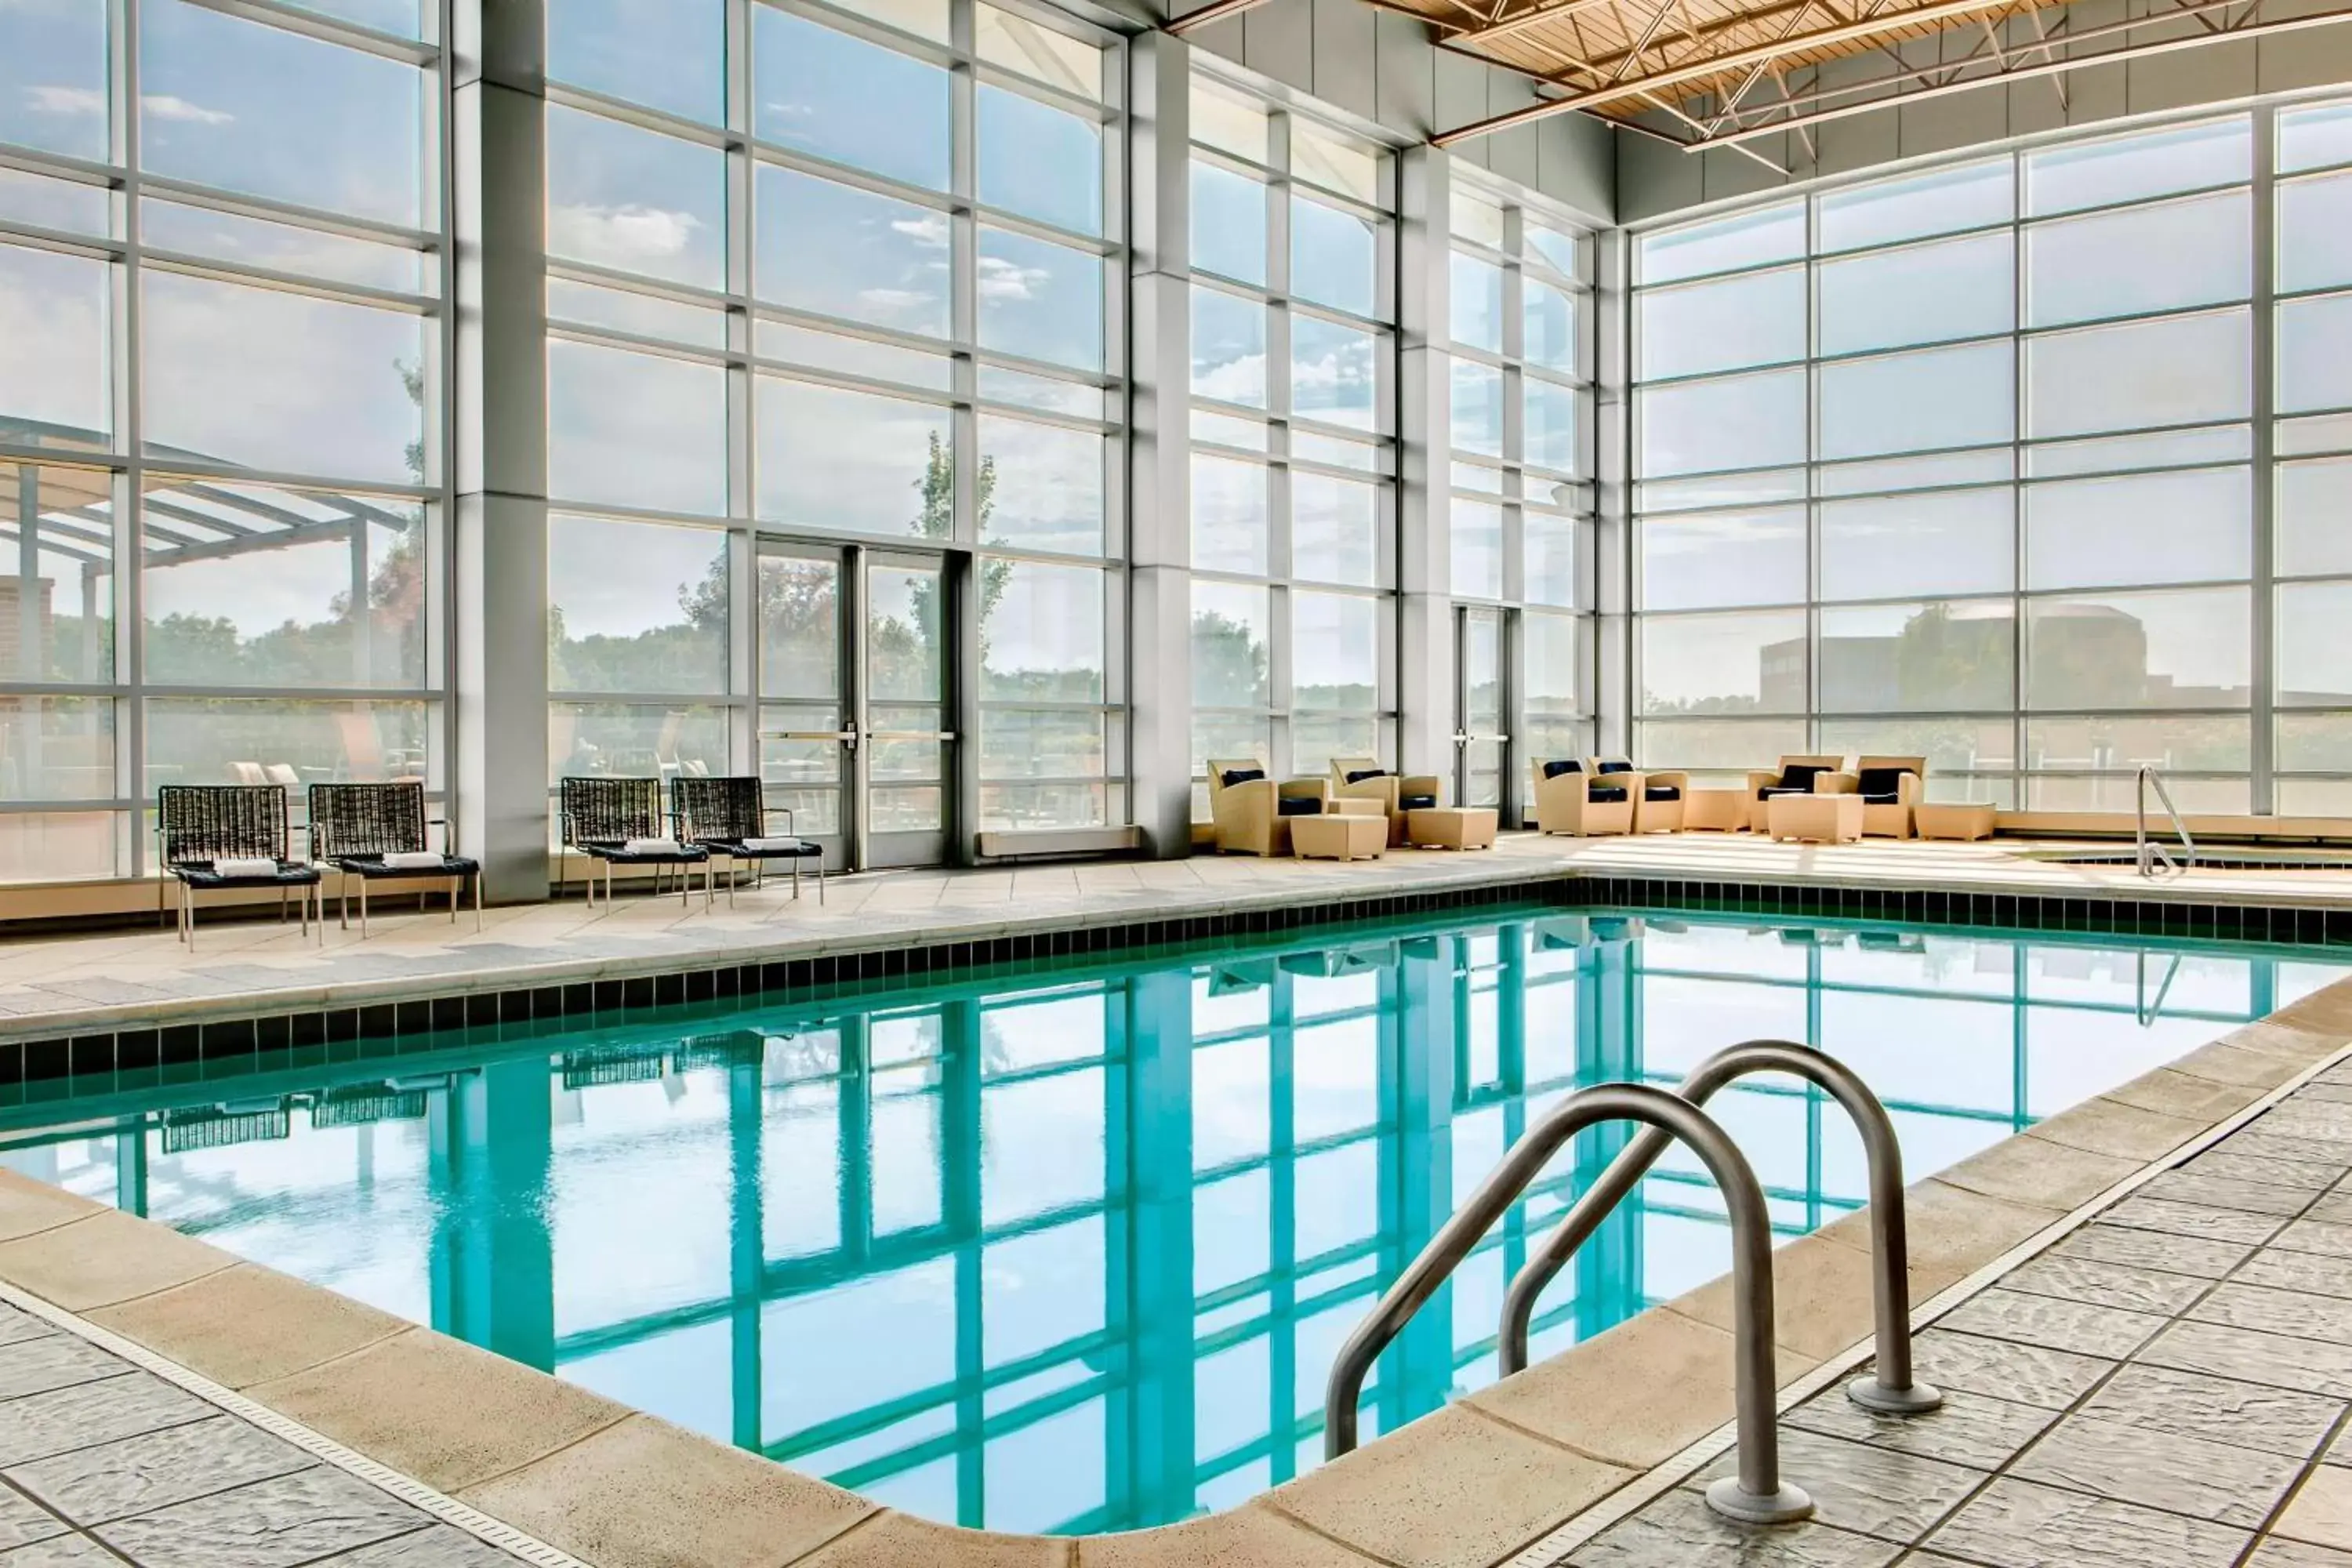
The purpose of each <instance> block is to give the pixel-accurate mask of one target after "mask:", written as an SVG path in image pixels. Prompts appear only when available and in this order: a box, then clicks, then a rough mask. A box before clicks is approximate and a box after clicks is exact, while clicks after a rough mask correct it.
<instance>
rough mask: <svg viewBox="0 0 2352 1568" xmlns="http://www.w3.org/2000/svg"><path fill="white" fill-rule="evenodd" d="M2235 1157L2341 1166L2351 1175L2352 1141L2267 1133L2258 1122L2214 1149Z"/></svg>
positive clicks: (2350, 1139)
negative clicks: (2244, 1156)
mask: <svg viewBox="0 0 2352 1568" xmlns="http://www.w3.org/2000/svg"><path fill="white" fill-rule="evenodd" d="M2215 1147H2216V1148H2217V1149H2222V1150H2227V1151H2228V1152H2231V1153H2232V1154H2251V1155H2252V1156H2254V1157H2255V1158H2257V1159H2268V1160H2294V1161H2297V1162H2299V1163H2304V1164H2310V1165H2338V1166H2342V1167H2343V1168H2344V1169H2346V1170H2347V1171H2352V1138H2293V1137H2289V1136H2288V1135H2287V1134H2285V1133H2284V1132H2275V1131H2266V1130H2264V1128H2263V1124H2262V1123H2261V1122H2259V1121H2257V1122H2255V1123H2253V1124H2252V1126H2250V1127H2248V1128H2247V1129H2246V1130H2245V1131H2242V1132H2238V1133H2234V1134H2232V1135H2231V1137H2230V1138H2229V1139H2227V1140H2226V1141H2225V1142H2221V1143H2219V1144H2217V1145H2215Z"/></svg>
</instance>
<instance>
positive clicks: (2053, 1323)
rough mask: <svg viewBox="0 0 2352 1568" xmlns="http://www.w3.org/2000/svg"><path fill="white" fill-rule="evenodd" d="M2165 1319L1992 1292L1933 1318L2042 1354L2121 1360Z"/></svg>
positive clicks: (1950, 1326)
mask: <svg viewBox="0 0 2352 1568" xmlns="http://www.w3.org/2000/svg"><path fill="white" fill-rule="evenodd" d="M2164 1324H2165V1320H2164V1319H2162V1318H2158V1317H2155V1316H2152V1315H2151V1314H2149V1313H2147V1312H2126V1311H2124V1310H2120V1309H2118V1308H2115V1307H2095V1306H2091V1305H2088V1304H2086V1303H2084V1302H2080V1301H2061V1300H2055V1299H2053V1298H2052V1297H2049V1296H2029V1295H2027V1294H2026V1293H2025V1292H2024V1291H2022V1290H2004V1289H1999V1288H1995V1289H1990V1290H1987V1291H1985V1292H1983V1293H1982V1294H1981V1295H1979V1296H1977V1297H1975V1298H1973V1299H1972V1300H1968V1301H1965V1302H1962V1303H1961V1304H1960V1305H1959V1306H1958V1307H1957V1308H1955V1309H1953V1310H1951V1311H1949V1312H1947V1313H1945V1314H1944V1315H1943V1316H1942V1317H1941V1318H1939V1319H1937V1327H1939V1328H1947V1329H1953V1330H1957V1331H1959V1332H1961V1333H1967V1334H1984V1335H1988V1336H1990V1337H1991V1338H1994V1339H2003V1340H2016V1341H2019V1342H2021V1343H2024V1344H2029V1345H2040V1346H2042V1348H2043V1349H2045V1350H2053V1351H2072V1352H2074V1354H2076V1355H2095V1356H2104V1357H2105V1358H2106V1359H2107V1360H2109V1361H2119V1360H2121V1359H2122V1358H2123V1357H2125V1356H2127V1355H2129V1354H2130V1353H2131V1352H2133V1351H2135V1350H2137V1349H2138V1348H2139V1347H2140V1346H2141V1345H2142V1344H2145V1343H2146V1342H2147V1340H2148V1337H2149V1336H2150V1335H2152V1334H2154V1333H2155V1332H2156V1331H2158V1329H2161V1328H2162V1327H2164Z"/></svg>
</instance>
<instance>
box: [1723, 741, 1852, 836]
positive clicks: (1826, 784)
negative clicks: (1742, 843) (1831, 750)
mask: <svg viewBox="0 0 2352 1568" xmlns="http://www.w3.org/2000/svg"><path fill="white" fill-rule="evenodd" d="M1844 766H1845V759H1844V758H1843V757H1782V758H1781V759H1780V766H1779V767H1777V768H1773V769H1764V768H1758V769H1755V770H1753V771H1751V772H1750V773H1748V831H1749V832H1750V833H1761V832H1763V831H1764V803H1765V802H1766V801H1767V800H1769V799H1770V798H1771V797H1772V796H1773V795H1851V794H1853V791H1854V784H1855V781H1854V776H1853V774H1852V773H1844V772H1842V771H1841V770H1842V769H1843V767H1844Z"/></svg>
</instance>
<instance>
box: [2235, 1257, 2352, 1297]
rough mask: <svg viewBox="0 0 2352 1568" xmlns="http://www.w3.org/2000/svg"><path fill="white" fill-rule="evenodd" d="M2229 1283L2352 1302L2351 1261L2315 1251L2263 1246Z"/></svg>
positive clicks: (2351, 1259) (2350, 1259)
mask: <svg viewBox="0 0 2352 1568" xmlns="http://www.w3.org/2000/svg"><path fill="white" fill-rule="evenodd" d="M2231 1283H2232V1284H2237V1285H2266V1286H2268V1287H2270V1288H2271V1289H2273V1290H2302V1291H2305V1292H2307V1293H2308V1294H2310V1295H2314V1296H2336V1297H2341V1298H2343V1299H2345V1300H2352V1258H2328V1257H2326V1256H2324V1255H2322V1254H2320V1253H2316V1252H2290V1251H2288V1250H2286V1249H2285V1248H2284V1247H2263V1249H2262V1250H2260V1251H2259V1252H2256V1253H2255V1254H2254V1255H2253V1256H2252V1258H2247V1259H2246V1261H2245V1262H2244V1263H2243V1264H2242V1265H2241V1266H2240V1267H2239V1269H2238V1271H2237V1273H2236V1274H2235V1275H2233V1276H2231Z"/></svg>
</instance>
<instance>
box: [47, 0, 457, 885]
mask: <svg viewBox="0 0 2352 1568" xmlns="http://www.w3.org/2000/svg"><path fill="white" fill-rule="evenodd" d="M435 15H436V12H435V11H433V10H432V9H431V8H429V7H423V6H420V5H417V4H416V3H415V0H347V3H343V4H337V5H330V6H326V7H322V8H321V11H320V12H319V13H313V12H305V13H303V14H302V15H301V16H299V18H294V17H292V16H291V15H290V14H289V16H288V17H287V18H283V19H281V18H279V17H278V16H277V14H276V12H275V9H274V8H270V7H261V8H255V9H250V10H247V9H240V10H239V11H237V12H236V14H233V15H232V14H231V13H229V12H226V11H224V10H219V9H215V8H212V7H209V6H205V5H193V4H188V3H186V0H140V3H139V4H137V5H131V6H120V5H118V6H111V7H110V6H108V5H103V4H100V3H98V0H38V3H37V4H32V5H20V6H16V7H12V8H11V9H10V11H9V14H8V17H7V23H6V29H5V49H4V50H0V53H4V54H5V63H0V153H5V158H0V341H5V342H6V344H7V349H6V352H5V354H0V880H39V879H60V878H88V877H109V876H121V875H137V874H142V873H145V872H152V870H154V869H155V865H154V847H153V844H152V838H151V831H150V819H149V818H148V816H146V813H145V811H144V810H143V807H144V806H145V805H148V804H149V803H151V802H152V800H153V798H154V792H155V789H156V787H157V786H158V785H161V784H182V783H186V784H215V783H218V784H230V783H256V784H259V783H279V784H285V785H287V786H288V788H289V792H290V793H291V794H292V795H294V796H295V797H296V800H297V812H298V816H299V797H300V795H301V792H302V790H303V788H304V787H305V786H307V785H308V784H311V783H314V782H323V781H335V780H346V779H361V780H378V779H392V778H417V779H423V780H425V781H426V782H427V783H428V784H430V785H431V786H432V787H433V788H434V789H436V791H437V790H438V789H439V788H440V784H441V771H442V768H443V765H444V763H445V760H446V759H445V756H444V752H445V748H444V745H443V742H442V738H443V735H444V732H445V731H444V729H443V725H444V714H443V709H442V705H441V702H440V697H441V693H442V680H443V665H444V660H443V658H442V652H441V643H442V638H443V637H444V636H445V634H446V614H445V612H446V605H445V602H444V598H443V587H442V584H443V582H444V576H443V573H442V568H441V565H440V555H441V552H440V547H439V544H438V542H437V541H438V539H439V537H440V530H441V528H442V526H443V521H444V502H445V500H446V492H445V490H444V489H443V476H442V471H441V468H442V463H441V454H442V449H443V445H444V441H445V438H446V402H445V398H444V394H443V385H444V378H443V374H442V364H443V346H442V345H443V338H444V330H445V326H446V321H445V317H444V313H443V310H442V301H443V300H445V299H446V297H447V291H448V281H449V279H448V266H447V256H446V250H445V248H444V247H443V245H442V242H441V236H442V234H443V232H444V221H443V206H442V194H441V189H440V183H439V181H438V179H437V178H436V174H437V170H438V168H439V164H440V155H439V151H438V150H439V148H440V147H441V146H442V145H443V144H444V142H445V139H446V123H445V121H444V118H443V114H442V110H441V108H440V106H441V104H442V101H443V93H442V90H441V72H442V58H443V57H442V49H441V47H440V44H439V42H438V40H437V39H436V37H434V35H433V32H432V30H431V29H432V26H433V18H434V16H435ZM110 17H111V18H112V19H113V24H110ZM296 20H299V26H289V25H284V24H285V23H286V22H289V21H296ZM114 24H127V25H114ZM125 82H135V83H136V84H137V96H136V98H135V99H132V98H131V97H128V96H126V95H125V93H124V92H123V90H122V88H121V84H122V83H125Z"/></svg>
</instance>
